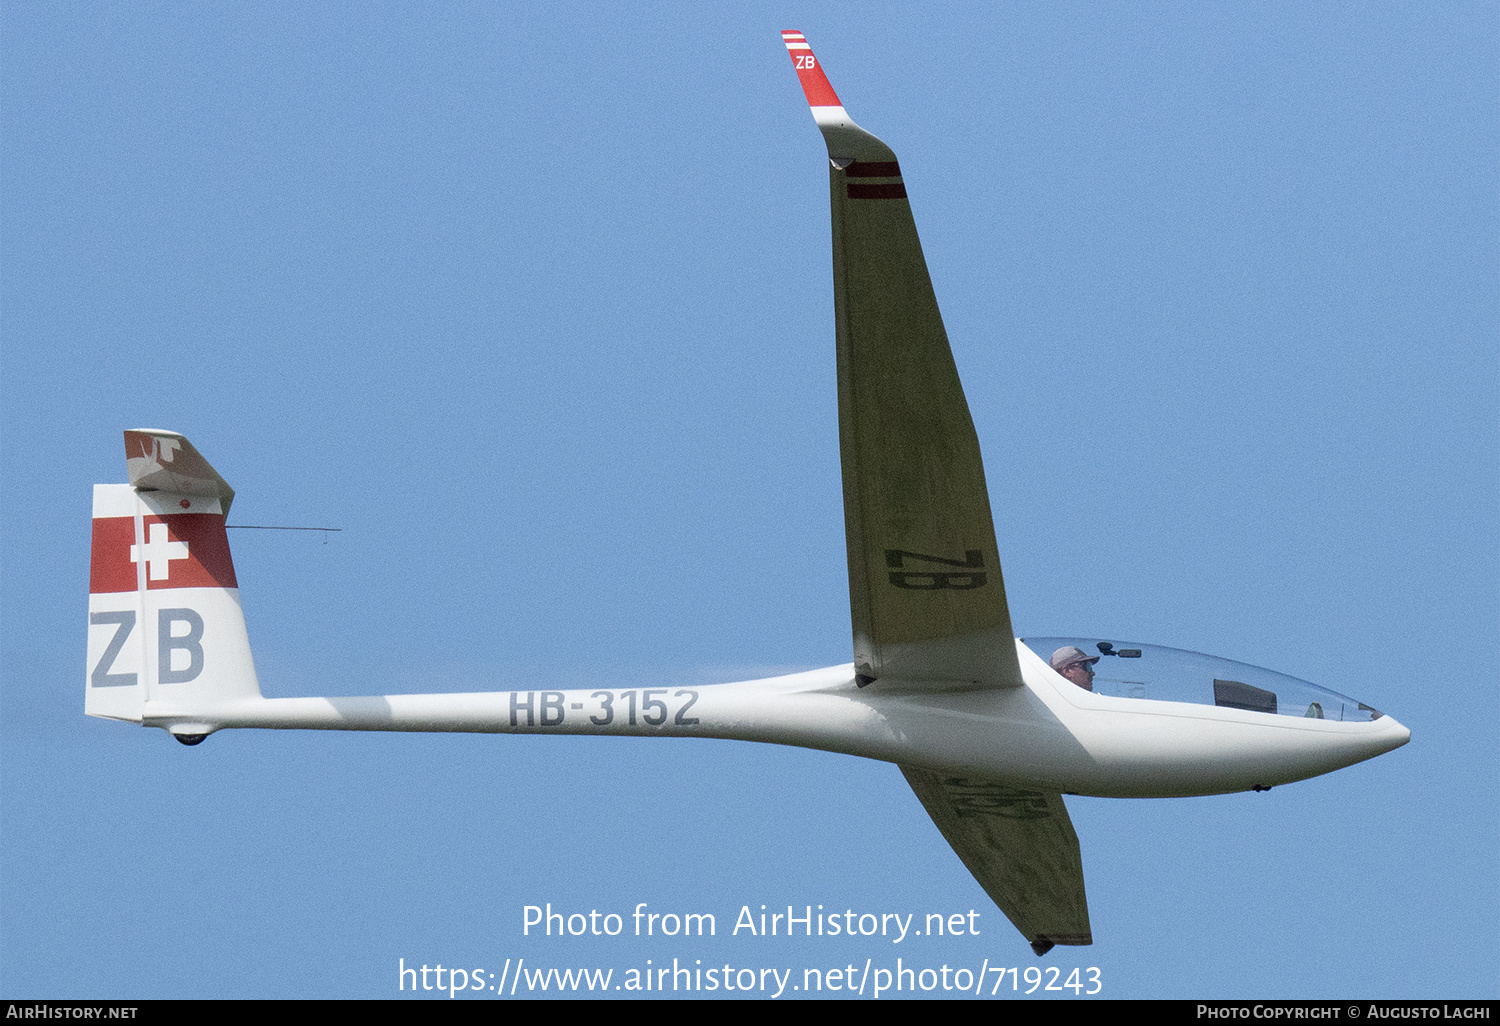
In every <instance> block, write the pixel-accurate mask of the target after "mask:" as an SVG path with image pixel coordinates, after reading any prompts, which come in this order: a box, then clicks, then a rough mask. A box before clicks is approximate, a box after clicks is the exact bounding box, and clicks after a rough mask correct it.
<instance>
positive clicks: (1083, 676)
mask: <svg viewBox="0 0 1500 1026" xmlns="http://www.w3.org/2000/svg"><path fill="white" fill-rule="evenodd" d="M1047 661H1048V662H1049V663H1050V664H1051V665H1052V668H1053V669H1054V670H1056V671H1057V672H1058V673H1060V674H1062V675H1063V676H1064V677H1066V678H1068V679H1069V680H1070V681H1072V682H1073V683H1074V684H1077V685H1078V686H1079V687H1081V688H1083V690H1085V691H1092V690H1094V664H1095V663H1097V662H1098V661H1099V657H1098V656H1091V655H1089V654H1088V653H1086V652H1084V650H1083V649H1081V648H1077V647H1076V646H1073V645H1065V646H1063V647H1062V648H1060V649H1058V650H1057V651H1056V652H1053V653H1052V658H1051V659H1049V660H1047Z"/></svg>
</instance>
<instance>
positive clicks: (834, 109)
mask: <svg viewBox="0 0 1500 1026" xmlns="http://www.w3.org/2000/svg"><path fill="white" fill-rule="evenodd" d="M781 41H782V42H783V43H785V44H786V49H787V53H788V54H790V55H791V58H792V66H793V67H794V68H796V69H797V80H798V81H799V82H801V83H802V92H803V93H804V94H805V95H806V96H807V105H808V106H809V107H811V108H812V116H813V120H814V121H816V122H817V124H818V129H819V130H820V131H821V132H822V133H823V141H824V142H825V143H826V144H827V145H828V159H829V160H831V161H832V162H833V166H834V167H837V168H846V167H848V166H849V165H850V164H852V163H854V162H855V161H856V160H858V161H876V162H882V163H883V162H891V163H894V162H895V160H896V155H895V154H894V153H892V152H891V149H890V147H889V146H887V145H886V144H885V143H883V142H881V141H880V140H879V139H877V138H875V137H874V136H873V135H871V134H870V133H869V132H866V131H865V130H864V129H863V128H860V127H859V126H858V125H856V124H855V123H854V122H853V121H852V120H851V119H850V118H849V114H848V112H847V111H845V110H844V105H843V104H842V103H840V102H839V96H838V93H835V92H834V91H833V86H832V85H830V84H829V82H828V76H827V75H825V74H824V73H823V66H822V65H821V64H819V63H818V59H817V57H815V56H813V52H812V47H811V46H809V45H808V43H807V38H806V37H805V36H803V34H802V33H801V32H797V31H794V30H791V29H787V30H786V31H784V32H782V33H781Z"/></svg>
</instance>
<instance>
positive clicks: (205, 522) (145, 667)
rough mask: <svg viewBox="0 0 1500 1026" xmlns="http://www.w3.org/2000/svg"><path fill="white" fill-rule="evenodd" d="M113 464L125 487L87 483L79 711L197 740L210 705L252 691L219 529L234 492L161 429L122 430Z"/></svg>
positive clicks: (206, 730) (206, 728) (183, 442)
mask: <svg viewBox="0 0 1500 1026" xmlns="http://www.w3.org/2000/svg"><path fill="white" fill-rule="evenodd" d="M125 461H126V466H127V468H128V471H129V476H130V483H129V484H101V485H95V486H94V532H93V545H92V554H91V557H90V562H89V626H88V669H87V671H86V679H85V682H84V686H85V688H86V691H85V698H84V711H85V712H86V713H88V714H89V715H90V716H100V717H104V718H106V719H112V720H126V721H129V722H132V723H151V724H154V725H158V726H163V727H165V728H166V729H167V730H169V731H170V732H171V733H172V735H173V736H174V737H176V738H177V740H179V741H181V742H183V743H184V744H197V743H198V742H199V741H201V740H203V738H204V737H206V736H207V735H208V734H210V733H212V732H213V731H214V730H215V729H217V728H216V725H215V723H214V722H213V720H212V719H211V718H210V714H211V712H212V711H213V710H214V709H215V708H218V707H222V706H225V705H229V704H233V703H235V702H237V701H239V700H242V699H258V698H260V684H259V683H258V682H257V680H256V677H255V662H254V660H253V659H252V658H251V656H250V638H249V635H248V633H247V632H246V630H245V616H244V613H243V612H241V610H240V591H239V584H238V583H237V582H236V580H235V576H234V561H233V560H232V559H231V558H230V555H229V536H228V532H227V531H226V530H225V528H224V521H225V517H226V516H227V515H228V513H229V505H230V503H231V502H233V500H234V489H233V488H230V487H229V485H228V483H226V482H225V480H224V479H223V478H222V477H220V476H219V474H218V472H217V471H215V470H214V468H213V467H211V466H209V463H208V461H207V460H205V459H204V458H203V457H202V456H201V455H199V453H198V451H197V450H196V449H194V448H193V446H192V444H191V443H190V442H189V441H188V440H187V439H186V438H184V437H182V436H181V435H179V434H177V433H175V432H172V431H156V430H136V431H126V432H125Z"/></svg>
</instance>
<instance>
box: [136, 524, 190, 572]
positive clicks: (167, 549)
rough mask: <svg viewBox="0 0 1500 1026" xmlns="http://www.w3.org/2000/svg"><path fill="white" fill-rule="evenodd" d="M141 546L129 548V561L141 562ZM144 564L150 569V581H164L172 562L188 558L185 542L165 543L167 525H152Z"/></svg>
mask: <svg viewBox="0 0 1500 1026" xmlns="http://www.w3.org/2000/svg"><path fill="white" fill-rule="evenodd" d="M140 549H141V546H139V545H132V546H130V561H131V562H132V563H139V562H140V561H141V553H140ZM145 549H146V555H145V559H146V564H147V566H149V567H150V568H151V579H152V580H153V581H165V580H166V579H167V574H168V573H170V572H171V569H172V560H174V559H187V558H188V543H187V542H185V541H167V525H166V524H152V525H151V540H150V541H148V542H146V545H145Z"/></svg>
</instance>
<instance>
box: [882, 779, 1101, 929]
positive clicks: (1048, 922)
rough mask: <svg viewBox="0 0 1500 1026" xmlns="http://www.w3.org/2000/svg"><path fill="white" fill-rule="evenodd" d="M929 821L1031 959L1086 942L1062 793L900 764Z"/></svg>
mask: <svg viewBox="0 0 1500 1026" xmlns="http://www.w3.org/2000/svg"><path fill="white" fill-rule="evenodd" d="M901 772H902V773H904V774H906V780H907V783H909V784H911V788H912V790H913V791H915V792H917V797H918V798H920V799H921V800H922V805H923V807H924V808H926V809H927V813H928V815H930V816H931V817H932V821H933V822H934V823H936V824H937V828H938V830H940V831H942V834H943V837H944V838H946V839H947V841H948V843H949V844H950V845H952V846H953V850H954V851H955V852H957V853H958V857H959V858H960V859H961V860H962V861H963V864H964V865H965V866H967V867H968V870H969V872H971V873H973V874H974V879H976V880H978V881H979V885H980V886H981V887H983V888H984V891H985V893H986V894H988V895H989V896H990V898H991V899H993V900H994V902H995V904H996V905H998V906H1000V911H1002V912H1004V913H1005V915H1006V917H1007V918H1009V919H1010V921H1011V923H1013V924H1014V925H1015V927H1016V929H1017V930H1020V931H1021V934H1022V936H1024V937H1025V938H1026V939H1027V940H1028V941H1030V942H1031V948H1032V950H1033V951H1035V952H1036V953H1037V954H1038V955H1042V954H1045V953H1046V952H1047V951H1048V950H1049V949H1050V948H1051V947H1052V946H1053V945H1054V944H1092V943H1093V942H1094V941H1093V936H1092V934H1091V932H1090V929H1089V909H1088V901H1087V899H1086V897H1085V895H1084V891H1083V859H1082V857H1081V856H1080V854H1079V851H1078V835H1077V834H1076V833H1074V832H1073V822H1072V820H1070V819H1069V818H1068V810H1067V808H1066V807H1064V805H1063V799H1062V795H1060V794H1045V793H1043V792H1040V791H1024V790H1018V789H1016V788H1013V787H1006V786H1005V785H1004V784H1001V783H998V782H996V781H993V780H984V779H982V778H978V777H972V776H964V775H959V774H951V773H934V772H933V771H931V770H925V769H917V768H914V767H911V766H902V767H901Z"/></svg>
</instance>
